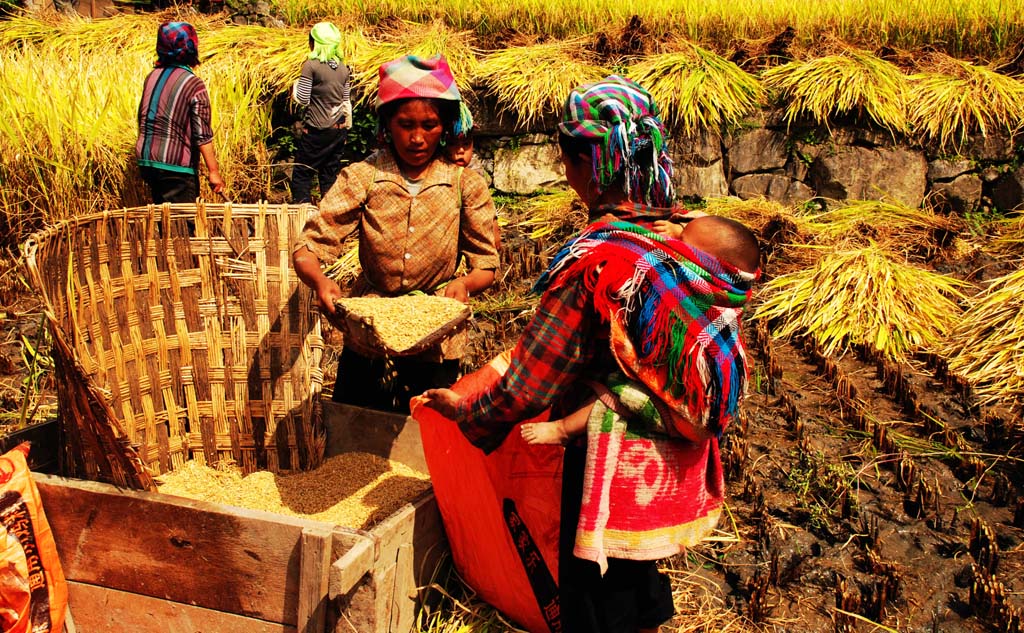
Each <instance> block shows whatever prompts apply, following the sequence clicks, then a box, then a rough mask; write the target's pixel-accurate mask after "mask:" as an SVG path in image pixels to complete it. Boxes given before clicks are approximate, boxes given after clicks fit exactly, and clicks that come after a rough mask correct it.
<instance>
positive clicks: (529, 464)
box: [412, 355, 563, 633]
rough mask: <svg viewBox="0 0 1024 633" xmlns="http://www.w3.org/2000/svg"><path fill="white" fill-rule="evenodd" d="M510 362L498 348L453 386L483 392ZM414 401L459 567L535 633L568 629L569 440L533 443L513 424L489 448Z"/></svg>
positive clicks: (485, 595) (473, 584) (414, 412)
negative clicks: (561, 605) (564, 618)
mask: <svg viewBox="0 0 1024 633" xmlns="http://www.w3.org/2000/svg"><path fill="white" fill-rule="evenodd" d="M507 367H508V360H507V355H502V356H498V357H497V358H495V359H494V360H492V361H491V362H490V363H489V364H488V365H487V366H485V367H483V368H481V369H480V370H478V371H476V372H474V373H472V374H470V375H468V376H465V377H463V378H462V380H460V381H459V382H457V383H456V384H455V385H454V386H453V387H452V388H453V389H454V390H455V391H457V392H459V393H461V394H466V393H473V392H476V391H478V390H481V389H483V388H485V387H486V386H487V385H489V384H491V383H493V382H494V381H496V380H497V379H498V378H499V377H500V376H501V374H502V373H503V372H504V371H505V369H506V368H507ZM412 404H413V409H412V415H413V417H414V418H415V419H416V420H417V421H419V424H420V435H421V437H422V439H423V452H424V454H425V455H426V459H427V466H428V467H429V469H430V479H431V482H432V484H433V486H434V494H435V496H436V497H437V504H438V507H439V508H440V511H441V517H442V519H443V520H444V527H445V531H446V532H447V534H448V541H449V543H450V545H451V549H452V558H453V560H454V563H455V567H456V569H458V571H459V573H460V574H461V575H462V578H463V579H464V580H465V581H466V583H467V584H468V585H469V586H470V587H472V588H473V589H474V590H475V591H476V592H477V593H478V594H479V595H480V597H481V598H482V599H484V600H485V601H487V602H488V603H490V604H491V605H493V606H494V607H495V608H496V609H498V610H499V611H501V612H502V613H503V614H504V615H505V616H506V617H508V618H510V619H511V620H513V621H515V622H516V623H518V624H519V625H520V626H523V627H525V628H526V629H528V630H529V631H531V632H532V633H546V632H549V631H550V632H557V631H560V630H561V627H560V625H559V613H558V585H557V579H558V519H559V510H560V498H561V497H560V496H561V485H562V452H563V449H562V447H560V446H555V445H528V444H526V442H525V441H524V440H523V439H522V436H521V435H520V433H519V430H518V429H513V430H512V432H511V433H509V435H508V438H507V439H506V440H505V442H504V443H503V444H502V445H501V447H499V448H498V449H497V450H496V451H494V452H493V453H491V454H490V455H484V453H483V451H481V450H480V449H478V448H476V447H475V446H473V445H472V444H470V443H469V441H468V440H466V438H465V436H463V435H462V433H461V432H460V431H459V428H458V426H457V425H456V424H455V423H454V422H452V421H451V420H448V419H447V418H445V417H443V416H442V415H440V414H439V413H438V412H437V411H434V410H433V409H430V408H427V407H425V406H422V404H421V403H420V402H419V401H418V400H417V399H414V400H413V403H412ZM538 419H542V418H541V417H538V418H535V419H534V420H538ZM524 421H526V420H524Z"/></svg>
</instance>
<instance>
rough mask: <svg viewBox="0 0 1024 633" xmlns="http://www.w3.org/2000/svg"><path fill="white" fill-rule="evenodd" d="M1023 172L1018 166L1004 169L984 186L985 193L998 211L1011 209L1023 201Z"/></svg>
mask: <svg viewBox="0 0 1024 633" xmlns="http://www.w3.org/2000/svg"><path fill="white" fill-rule="evenodd" d="M1022 176H1024V172H1022V171H1021V169H1020V168H1017V169H1016V170H1014V171H1005V172H1003V173H1001V174H1000V175H999V177H998V178H996V179H995V180H993V181H992V182H991V183H989V184H988V185H987V186H986V187H985V195H986V196H987V197H988V198H990V199H991V200H992V206H994V207H995V208H996V209H998V210H1000V211H1011V210H1013V209H1016V208H1017V207H1019V206H1021V203H1022V202H1024V182H1022V181H1021V177H1022Z"/></svg>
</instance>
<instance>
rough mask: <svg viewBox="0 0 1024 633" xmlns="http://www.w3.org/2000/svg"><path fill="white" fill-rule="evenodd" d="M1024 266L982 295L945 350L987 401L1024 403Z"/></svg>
mask: <svg viewBox="0 0 1024 633" xmlns="http://www.w3.org/2000/svg"><path fill="white" fill-rule="evenodd" d="M1022 307H1024V269H1021V270H1017V271H1015V272H1013V273H1011V274H1009V275H1005V276H1003V277H999V278H997V279H993V280H992V281H990V282H989V285H988V287H987V288H986V289H985V291H984V292H983V293H982V294H981V295H979V296H978V297H976V298H975V299H974V300H973V301H972V304H971V306H970V307H969V308H968V310H967V312H965V313H964V315H963V318H962V319H960V321H959V322H958V323H957V326H956V328H955V329H954V330H953V331H952V334H951V336H950V337H949V341H948V344H947V345H946V347H945V349H943V350H942V352H941V355H943V356H945V357H946V358H948V359H949V360H948V363H949V370H950V371H952V372H953V373H955V374H959V375H960V376H963V377H964V378H965V379H966V380H967V381H968V382H970V383H971V384H972V385H973V386H974V393H975V395H977V396H978V400H979V401H980V402H981V403H982V404H992V403H995V402H998V401H1006V402H1008V403H1014V401H1016V404H1021V394H1022V393H1024V310H1022V309H1021V308H1022Z"/></svg>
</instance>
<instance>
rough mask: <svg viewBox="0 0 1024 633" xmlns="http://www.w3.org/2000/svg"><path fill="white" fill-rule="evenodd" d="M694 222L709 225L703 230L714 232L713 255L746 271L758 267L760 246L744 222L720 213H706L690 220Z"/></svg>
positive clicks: (759, 263)
mask: <svg viewBox="0 0 1024 633" xmlns="http://www.w3.org/2000/svg"><path fill="white" fill-rule="evenodd" d="M694 222H698V223H702V224H709V225H710V227H704V230H705V231H712V232H713V234H714V239H715V242H716V250H717V251H718V252H717V253H714V254H715V255H717V256H718V257H720V258H721V259H723V260H725V261H727V262H728V263H730V264H732V265H733V266H735V267H736V268H739V269H740V270H743V271H746V272H753V271H755V270H757V269H758V268H760V265H761V246H760V244H759V243H758V241H757V236H756V235H754V232H753V231H751V230H750V229H749V228H747V226H746V225H745V224H743V223H742V222H740V221H738V220H734V219H732V218H727V217H723V216H720V215H706V216H703V217H699V218H694V219H693V220H691V221H690V223H691V224H692V223H694Z"/></svg>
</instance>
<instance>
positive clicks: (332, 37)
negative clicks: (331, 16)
mask: <svg viewBox="0 0 1024 633" xmlns="http://www.w3.org/2000/svg"><path fill="white" fill-rule="evenodd" d="M309 36H310V37H312V38H313V50H311V51H310V52H309V58H310V59H315V60H318V61H321V62H324V63H327V62H330V61H335V62H337V63H339V64H340V63H341V52H340V51H339V50H338V46H340V45H341V31H339V30H338V27H336V26H334V24H332V23H330V22H318V23H316V24H315V25H313V29H312V30H311V31H310V32H309Z"/></svg>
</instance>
